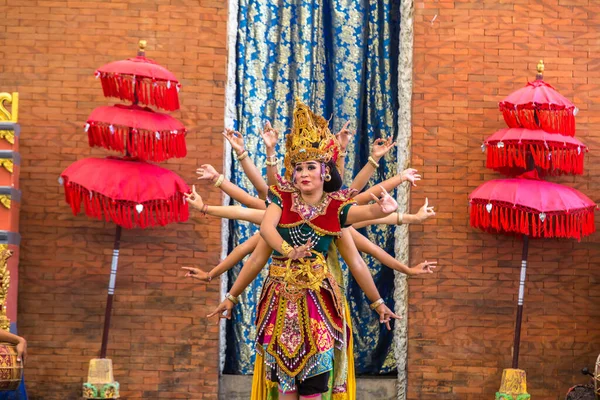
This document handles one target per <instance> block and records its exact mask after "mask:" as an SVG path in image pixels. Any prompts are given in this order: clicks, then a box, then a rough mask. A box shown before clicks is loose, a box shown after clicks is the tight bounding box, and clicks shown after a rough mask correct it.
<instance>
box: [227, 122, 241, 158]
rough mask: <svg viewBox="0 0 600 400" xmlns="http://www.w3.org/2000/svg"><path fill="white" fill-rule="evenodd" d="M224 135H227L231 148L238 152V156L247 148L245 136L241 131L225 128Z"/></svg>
mask: <svg viewBox="0 0 600 400" xmlns="http://www.w3.org/2000/svg"><path fill="white" fill-rule="evenodd" d="M223 136H224V137H225V139H227V141H228V142H229V144H231V148H232V149H233V150H234V151H235V152H236V154H237V155H238V156H239V155H240V154H242V153H243V152H244V151H245V150H246V149H245V148H244V137H243V136H242V134H241V133H240V132H238V131H234V130H233V129H228V128H225V130H224V131H223Z"/></svg>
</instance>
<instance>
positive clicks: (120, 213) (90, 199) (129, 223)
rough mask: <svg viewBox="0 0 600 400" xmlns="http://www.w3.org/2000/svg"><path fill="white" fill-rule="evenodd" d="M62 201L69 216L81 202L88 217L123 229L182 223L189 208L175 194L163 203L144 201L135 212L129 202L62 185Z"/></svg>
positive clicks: (74, 212) (77, 210) (66, 184)
mask: <svg viewBox="0 0 600 400" xmlns="http://www.w3.org/2000/svg"><path fill="white" fill-rule="evenodd" d="M65 200H66V202H67V203H68V204H69V205H70V206H71V210H72V211H73V215H77V214H79V212H80V211H81V203H82V202H83V207H84V210H85V213H86V215H87V216H88V217H92V218H96V219H100V220H102V219H104V220H105V221H107V222H108V221H112V222H114V223H115V224H117V225H120V226H122V227H124V228H127V229H131V228H134V227H136V226H137V227H140V228H147V227H148V226H157V225H160V226H164V225H167V224H170V223H172V222H184V221H187V219H188V218H189V208H188V204H187V202H185V200H184V196H183V194H182V193H179V192H177V193H175V195H173V196H171V197H170V198H168V199H166V200H157V201H150V202H146V203H144V204H142V205H143V207H144V208H143V210H142V212H141V213H138V211H137V209H136V206H138V204H136V203H133V202H124V201H116V200H113V199H110V198H108V197H106V196H103V195H101V194H99V193H96V192H90V191H88V190H87V189H86V188H84V187H82V186H80V185H77V184H73V183H65Z"/></svg>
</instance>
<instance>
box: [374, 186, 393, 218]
mask: <svg viewBox="0 0 600 400" xmlns="http://www.w3.org/2000/svg"><path fill="white" fill-rule="evenodd" d="M380 196H381V197H380V198H377V196H375V195H374V194H373V193H371V197H372V198H373V200H375V202H376V203H377V204H379V207H381V211H383V212H384V213H386V214H389V213H393V212H394V211H396V210H397V209H398V203H397V202H396V200H394V198H393V197H392V196H390V195H389V193H388V192H387V191H386V190H385V189H384V188H383V187H382V188H381V194H380Z"/></svg>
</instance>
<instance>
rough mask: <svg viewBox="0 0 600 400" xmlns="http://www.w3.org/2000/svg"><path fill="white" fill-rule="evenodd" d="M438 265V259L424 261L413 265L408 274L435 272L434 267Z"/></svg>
mask: <svg viewBox="0 0 600 400" xmlns="http://www.w3.org/2000/svg"><path fill="white" fill-rule="evenodd" d="M436 267H437V261H423V262H422V263H421V264H419V265H417V266H415V267H411V268H410V273H409V274H408V275H410V276H415V275H422V274H433V273H434V272H435V271H434V269H435V268H436Z"/></svg>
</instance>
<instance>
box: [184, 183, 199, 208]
mask: <svg viewBox="0 0 600 400" xmlns="http://www.w3.org/2000/svg"><path fill="white" fill-rule="evenodd" d="M183 195H184V196H185V201H187V202H188V204H189V205H191V206H192V207H194V208H195V209H198V210H201V211H202V208H203V207H204V201H202V197H201V196H200V195H199V194H198V192H196V185H192V193H184V194H183Z"/></svg>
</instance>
